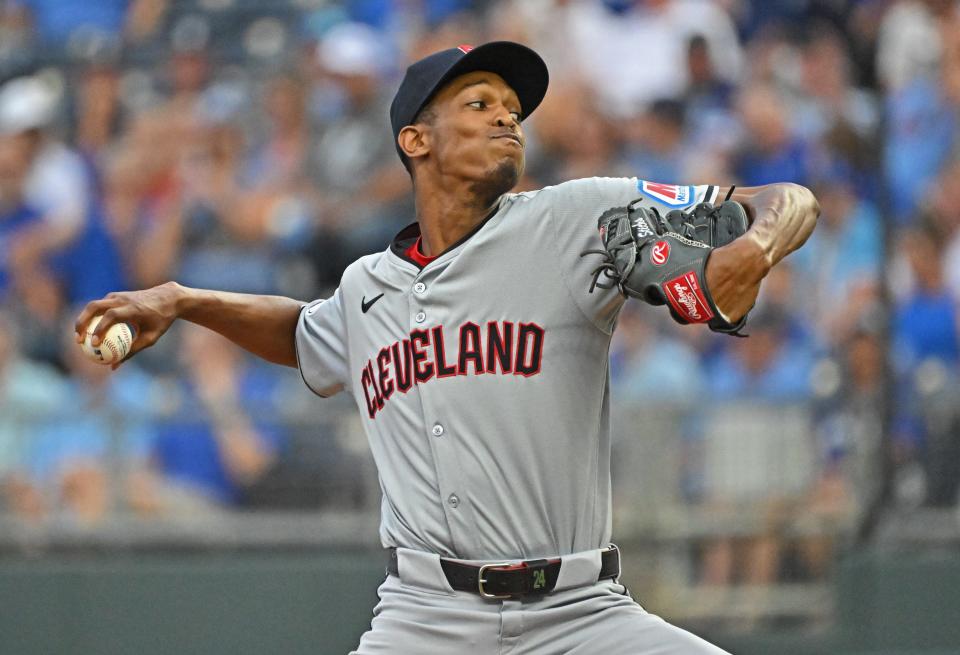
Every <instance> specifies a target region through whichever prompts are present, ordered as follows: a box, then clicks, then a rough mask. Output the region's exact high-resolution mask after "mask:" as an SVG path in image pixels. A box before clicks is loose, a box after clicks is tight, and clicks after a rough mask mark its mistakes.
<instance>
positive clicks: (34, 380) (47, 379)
mask: <svg viewBox="0 0 960 655" xmlns="http://www.w3.org/2000/svg"><path fill="white" fill-rule="evenodd" d="M17 333H18V330H17V327H16V324H15V323H14V321H13V318H12V317H11V316H10V315H8V314H7V313H5V312H3V311H2V310H0V500H3V501H4V502H3V503H2V504H4V505H6V506H7V507H8V508H9V509H10V510H11V511H12V512H13V513H14V514H16V515H17V516H21V517H24V518H27V519H38V518H40V517H42V515H43V513H44V511H45V508H46V503H45V501H44V499H43V497H42V494H41V493H40V490H39V489H38V488H37V487H36V486H35V485H34V484H32V483H31V482H30V480H29V477H28V475H27V472H26V470H25V466H24V465H25V453H26V451H27V449H28V447H29V445H30V439H31V436H32V431H33V426H34V425H35V424H36V423H37V422H40V421H42V420H43V419H44V418H45V417H47V416H50V415H51V414H53V413H55V412H57V411H59V410H60V409H61V408H62V407H63V405H64V403H65V402H66V401H67V400H68V398H69V395H70V394H69V388H68V383H67V381H66V380H65V379H64V378H63V377H62V376H61V375H60V374H59V373H58V372H57V371H56V370H54V369H53V368H52V367H50V366H47V365H44V364H40V363H38V362H35V361H32V360H30V359H29V358H27V357H24V355H23V353H22V351H21V348H20V340H19V338H18V334H17Z"/></svg>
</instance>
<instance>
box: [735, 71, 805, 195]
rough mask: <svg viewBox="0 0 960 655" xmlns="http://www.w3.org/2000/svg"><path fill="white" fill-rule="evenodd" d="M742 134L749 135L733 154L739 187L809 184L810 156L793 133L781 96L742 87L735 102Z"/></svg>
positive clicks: (773, 90) (762, 86)
mask: <svg viewBox="0 0 960 655" xmlns="http://www.w3.org/2000/svg"><path fill="white" fill-rule="evenodd" d="M737 112H738V114H739V117H740V120H741V121H742V123H743V134H744V135H749V136H747V137H746V138H745V140H744V141H743V143H742V145H741V147H740V150H739V151H738V152H737V153H736V154H735V158H734V162H733V170H734V173H735V174H736V177H737V179H738V180H739V181H740V183H741V184H745V185H747V186H756V185H761V184H768V183H770V182H772V181H773V180H792V181H794V182H796V183H798V184H808V183H809V179H810V167H811V164H812V162H811V159H812V156H813V152H812V151H811V144H810V142H808V141H804V140H801V139H800V138H798V136H797V135H796V134H795V133H794V132H793V128H792V125H793V123H792V120H791V119H792V111H791V107H790V106H788V104H787V102H786V99H785V98H784V96H783V94H782V93H781V92H780V91H778V90H777V89H776V88H775V87H773V86H772V85H768V84H760V85H757V84H753V85H747V86H745V87H744V88H743V89H742V90H741V92H740V94H739V97H738V99H737Z"/></svg>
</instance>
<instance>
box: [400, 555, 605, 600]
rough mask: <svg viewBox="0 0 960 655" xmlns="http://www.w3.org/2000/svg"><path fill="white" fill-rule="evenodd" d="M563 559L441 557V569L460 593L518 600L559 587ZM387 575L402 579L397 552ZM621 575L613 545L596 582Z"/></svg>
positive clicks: (601, 563)
mask: <svg viewBox="0 0 960 655" xmlns="http://www.w3.org/2000/svg"><path fill="white" fill-rule="evenodd" d="M560 564H561V560H560V559H535V560H527V561H524V562H520V563H515V564H510V563H505V564H484V565H483V566H475V565H472V564H462V563H461V562H456V561H454V560H449V559H444V558H442V557H441V558H440V567H441V568H442V569H443V574H444V575H445V576H446V578H447V582H449V583H450V586H451V587H453V588H454V589H455V590H457V591H472V592H474V593H478V594H480V595H481V596H483V597H484V598H517V597H520V596H530V595H541V594H548V593H550V592H551V591H553V589H554V587H556V586H557V578H558V577H559V576H560ZM387 573H390V574H392V575H396V576H399V575H400V570H399V565H398V563H397V549H396V548H391V549H390V559H389V561H388V562H387ZM619 576H620V551H619V550H617V547H616V546H610V548H609V549H607V550H604V551H603V552H602V553H601V554H600V573H599V575H597V580H598V581H599V580H606V579H607V578H616V577H619Z"/></svg>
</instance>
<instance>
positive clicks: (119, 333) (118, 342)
mask: <svg viewBox="0 0 960 655" xmlns="http://www.w3.org/2000/svg"><path fill="white" fill-rule="evenodd" d="M101 318H103V316H101V315H97V316H94V317H93V318H91V319H90V322H89V323H87V334H86V336H85V337H84V339H83V344H82V345H81V346H80V347H81V348H82V349H83V353H84V354H85V355H86V356H87V357H89V358H90V359H92V360H93V361H95V362H97V363H98V364H113V363H116V362H119V361H121V360H122V359H123V358H124V357H126V356H127V353H129V352H130V346H132V345H133V329H132V328H131V327H130V325H129V324H128V323H117V324H115V325H111V326H110V329H109V330H107V333H106V334H105V335H103V338H102V339H101V340H100V345H99V346H97V347H96V348H95V347H94V346H93V345H91V344H90V339H91V337H92V335H93V331H94V330H95V329H97V325H99V324H100V319H101Z"/></svg>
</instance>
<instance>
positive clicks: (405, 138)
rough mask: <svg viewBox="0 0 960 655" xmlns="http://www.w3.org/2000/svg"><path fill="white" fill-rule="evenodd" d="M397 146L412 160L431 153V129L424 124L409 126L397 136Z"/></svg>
mask: <svg viewBox="0 0 960 655" xmlns="http://www.w3.org/2000/svg"><path fill="white" fill-rule="evenodd" d="M397 144H398V145H399V146H400V150H402V151H403V154H405V155H406V156H407V157H409V158H410V159H413V158H414V157H422V156H423V155H425V154H427V153H428V152H430V128H429V127H428V126H426V125H423V124H422V123H418V124H417V125H407V126H406V127H405V128H403V129H402V130H400V134H398V135H397Z"/></svg>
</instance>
